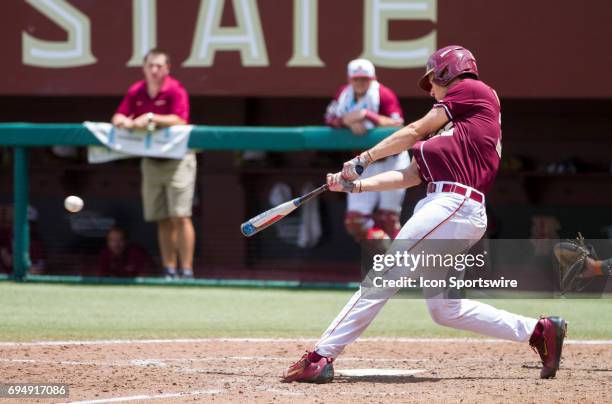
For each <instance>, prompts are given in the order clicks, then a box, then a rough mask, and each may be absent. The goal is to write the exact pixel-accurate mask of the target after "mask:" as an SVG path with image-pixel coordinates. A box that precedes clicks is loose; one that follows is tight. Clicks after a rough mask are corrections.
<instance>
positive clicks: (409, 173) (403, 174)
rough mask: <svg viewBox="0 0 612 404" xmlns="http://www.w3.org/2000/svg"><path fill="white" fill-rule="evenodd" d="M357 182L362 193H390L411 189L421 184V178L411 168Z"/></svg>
mask: <svg viewBox="0 0 612 404" xmlns="http://www.w3.org/2000/svg"><path fill="white" fill-rule="evenodd" d="M360 181H361V184H359V181H358V182H357V186H358V187H360V191H361V192H378V191H390V190H393V189H402V188H410V187H414V186H417V185H419V184H420V183H421V177H420V176H419V175H418V172H417V171H415V169H414V168H413V167H412V166H411V167H408V168H406V169H404V170H393V171H386V172H384V173H381V174H378V175H374V176H372V177H369V178H365V179H363V180H360Z"/></svg>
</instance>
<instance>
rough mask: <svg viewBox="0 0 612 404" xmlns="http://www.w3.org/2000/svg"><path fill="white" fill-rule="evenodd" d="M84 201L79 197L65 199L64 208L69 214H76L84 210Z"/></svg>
mask: <svg viewBox="0 0 612 404" xmlns="http://www.w3.org/2000/svg"><path fill="white" fill-rule="evenodd" d="M83 205H84V203H83V200H82V199H81V198H79V197H78V196H74V195H70V196H69V197H67V198H66V199H64V207H65V208H66V210H67V211H68V212H72V213H76V212H78V211H80V210H81V209H83Z"/></svg>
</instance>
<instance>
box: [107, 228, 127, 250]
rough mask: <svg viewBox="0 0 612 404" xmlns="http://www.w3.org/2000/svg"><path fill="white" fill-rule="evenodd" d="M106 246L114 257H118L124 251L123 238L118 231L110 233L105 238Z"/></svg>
mask: <svg viewBox="0 0 612 404" xmlns="http://www.w3.org/2000/svg"><path fill="white" fill-rule="evenodd" d="M106 245H107V246H108V249H109V250H110V251H111V252H112V253H113V254H115V255H120V254H121V253H123V250H125V237H123V233H122V232H120V231H111V232H110V233H108V236H106Z"/></svg>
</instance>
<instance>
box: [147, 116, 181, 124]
mask: <svg viewBox="0 0 612 404" xmlns="http://www.w3.org/2000/svg"><path fill="white" fill-rule="evenodd" d="M152 121H153V123H154V124H155V126H172V125H185V124H186V123H187V122H185V120H184V119H182V118H181V117H180V116H178V115H175V114H169V115H160V114H154V115H153V119H152Z"/></svg>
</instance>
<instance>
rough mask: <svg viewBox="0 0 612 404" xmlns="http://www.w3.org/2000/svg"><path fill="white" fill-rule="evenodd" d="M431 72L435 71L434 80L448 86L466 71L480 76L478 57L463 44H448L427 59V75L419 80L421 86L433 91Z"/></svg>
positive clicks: (476, 76)
mask: <svg viewBox="0 0 612 404" xmlns="http://www.w3.org/2000/svg"><path fill="white" fill-rule="evenodd" d="M430 73H433V79H432V81H433V82H434V83H436V84H438V85H441V86H447V85H448V83H450V82H451V81H452V80H453V79H454V78H456V77H458V76H460V75H462V74H466V73H468V74H471V75H473V76H474V77H475V78H478V67H476V58H474V55H472V52H470V51H469V50H467V49H465V48H464V47H462V46H458V45H451V46H446V47H444V48H441V49H438V50H437V51H435V52H434V53H432V54H431V56H430V57H429V59H427V67H426V70H425V75H424V76H423V77H421V80H419V87H421V88H422V89H423V90H425V91H427V92H430V91H431V83H429V74H430Z"/></svg>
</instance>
